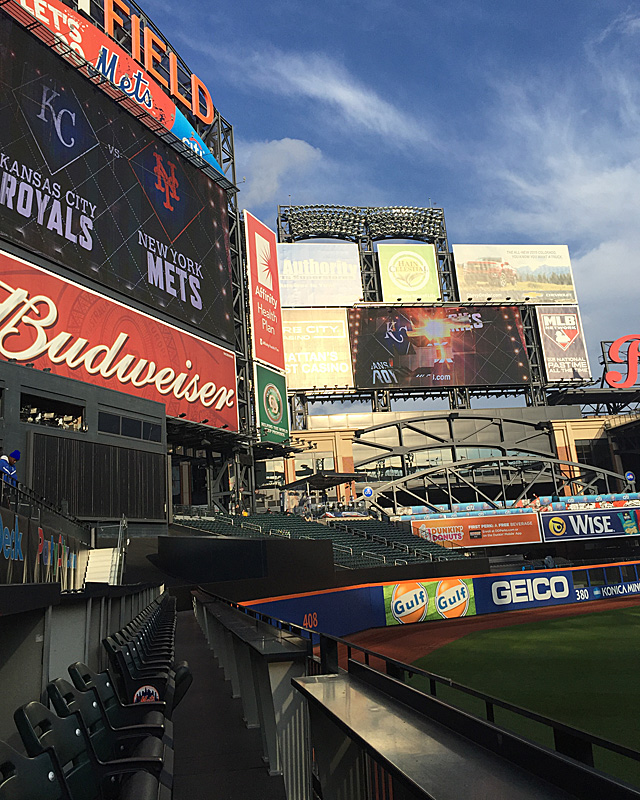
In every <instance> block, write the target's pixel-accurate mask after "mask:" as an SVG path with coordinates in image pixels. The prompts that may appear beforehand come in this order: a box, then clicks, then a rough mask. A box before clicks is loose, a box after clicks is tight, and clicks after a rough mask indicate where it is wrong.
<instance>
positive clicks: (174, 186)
mask: <svg viewBox="0 0 640 800" xmlns="http://www.w3.org/2000/svg"><path fill="white" fill-rule="evenodd" d="M153 155H154V156H155V159H156V166H155V168H154V170H153V174H154V175H155V176H156V183H155V187H156V189H157V190H158V191H159V192H164V194H165V201H164V203H163V204H162V205H163V206H164V207H165V208H168V209H169V211H173V206H172V205H171V200H172V199H173V200H175V201H176V202H179V201H180V198H179V197H178V179H177V178H176V172H175V170H176V166H175V164H173V163H172V162H171V161H167V165H168V167H169V174H168V173H167V170H166V169H165V168H164V163H163V161H162V156H161V155H160V153H158V152H155V153H154V154H153Z"/></svg>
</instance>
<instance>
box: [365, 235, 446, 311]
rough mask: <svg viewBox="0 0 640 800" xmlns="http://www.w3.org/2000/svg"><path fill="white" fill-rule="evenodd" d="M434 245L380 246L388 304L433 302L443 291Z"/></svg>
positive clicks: (379, 264) (385, 296)
mask: <svg viewBox="0 0 640 800" xmlns="http://www.w3.org/2000/svg"><path fill="white" fill-rule="evenodd" d="M437 264H438V262H437V259H436V248H435V247H434V245H432V244H406V245H405V244H402V245H400V244H379V245H378V266H379V268H380V280H381V282H382V298H383V300H384V302H385V303H420V302H423V303H434V302H436V301H437V300H439V299H440V296H441V295H442V291H441V289H440V280H439V278H438V266H437Z"/></svg>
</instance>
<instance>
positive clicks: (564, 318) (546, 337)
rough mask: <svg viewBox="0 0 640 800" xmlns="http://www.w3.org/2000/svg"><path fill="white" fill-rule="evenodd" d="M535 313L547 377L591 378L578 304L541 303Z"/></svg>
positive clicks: (562, 379)
mask: <svg viewBox="0 0 640 800" xmlns="http://www.w3.org/2000/svg"><path fill="white" fill-rule="evenodd" d="M536 314H537V317H538V330H539V331H540V341H541V342H542V355H543V357H544V368H545V372H546V373H547V380H548V381H576V380H585V379H587V380H589V379H590V378H591V369H590V368H589V357H588V355H587V343H586V342H585V338H584V332H583V330H582V322H581V320H580V312H579V310H578V306H538V308H536Z"/></svg>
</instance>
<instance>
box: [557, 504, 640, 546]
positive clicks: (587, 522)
mask: <svg viewBox="0 0 640 800" xmlns="http://www.w3.org/2000/svg"><path fill="white" fill-rule="evenodd" d="M541 521H542V538H543V539H544V541H545V542H558V541H566V540H567V539H574V540H575V539H599V538H601V537H605V538H606V537H611V536H638V535H640V527H639V524H640V513H639V512H638V509H637V508H615V509H606V508H602V509H597V510H590V511H560V512H556V511H554V512H548V513H544V514H541Z"/></svg>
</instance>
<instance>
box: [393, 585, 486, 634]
mask: <svg viewBox="0 0 640 800" xmlns="http://www.w3.org/2000/svg"><path fill="white" fill-rule="evenodd" d="M384 599H385V614H386V622H387V625H407V624H410V623H412V622H425V621H428V620H436V619H457V618H458V617H466V616H473V615H474V614H475V613H476V607H475V598H474V593H473V580H471V579H468V578H443V579H442V580H439V581H405V582H404V583H398V584H396V585H395V586H385V587H384Z"/></svg>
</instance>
